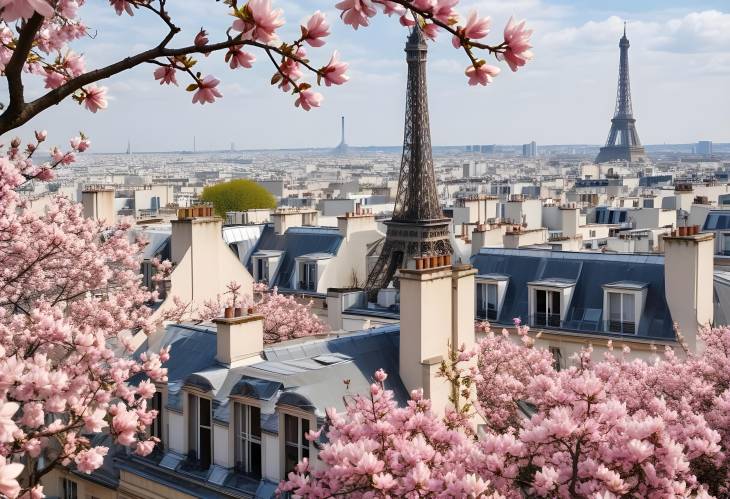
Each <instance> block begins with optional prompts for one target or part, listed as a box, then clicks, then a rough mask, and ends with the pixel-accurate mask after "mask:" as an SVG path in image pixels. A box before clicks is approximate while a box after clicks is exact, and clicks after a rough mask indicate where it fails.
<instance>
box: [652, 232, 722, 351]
mask: <svg viewBox="0 0 730 499" xmlns="http://www.w3.org/2000/svg"><path fill="white" fill-rule="evenodd" d="M714 239H715V235H714V234H712V233H702V234H692V235H687V236H685V235H682V236H677V235H671V236H664V290H665V294H666V298H667V304H668V305H669V312H670V313H671V314H672V320H673V321H674V322H675V323H676V324H677V325H678V327H679V330H680V332H681V333H682V335H683V336H684V339H685V341H686V342H687V344H688V345H689V348H690V349H692V350H697V349H700V348H701V345H699V344H698V339H697V331H698V329H699V328H701V327H702V326H706V325H708V324H711V323H712V321H713V319H714V310H713V293H714V291H713V288H714V287H713V281H714V273H713V270H714V249H715V243H714Z"/></svg>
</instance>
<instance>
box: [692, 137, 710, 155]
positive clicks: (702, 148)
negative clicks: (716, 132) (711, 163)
mask: <svg viewBox="0 0 730 499" xmlns="http://www.w3.org/2000/svg"><path fill="white" fill-rule="evenodd" d="M694 149H695V154H701V155H702V156H712V141H711V140H700V141H699V142H697V145H695V148H694Z"/></svg>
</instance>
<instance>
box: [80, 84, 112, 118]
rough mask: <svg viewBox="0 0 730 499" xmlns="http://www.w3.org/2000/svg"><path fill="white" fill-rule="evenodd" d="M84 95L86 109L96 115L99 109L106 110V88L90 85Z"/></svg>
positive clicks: (85, 89)
mask: <svg viewBox="0 0 730 499" xmlns="http://www.w3.org/2000/svg"><path fill="white" fill-rule="evenodd" d="M84 94H85V97H84V105H85V106H86V109H88V110H89V111H91V112H92V113H96V112H97V111H98V110H99V109H106V106H107V102H106V87H97V86H96V85H88V86H87V87H85V88H84Z"/></svg>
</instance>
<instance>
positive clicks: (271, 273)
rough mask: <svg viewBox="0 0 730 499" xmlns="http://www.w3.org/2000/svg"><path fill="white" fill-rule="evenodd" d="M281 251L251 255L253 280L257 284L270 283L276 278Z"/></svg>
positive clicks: (263, 251)
mask: <svg viewBox="0 0 730 499" xmlns="http://www.w3.org/2000/svg"><path fill="white" fill-rule="evenodd" d="M281 254H282V252H281V251H275V250H261V251H257V252H256V253H254V254H253V255H251V266H252V267H253V278H254V280H255V281H256V282H263V283H267V284H268V283H270V282H271V281H272V280H273V279H274V278H275V277H276V276H275V274H276V269H277V267H278V266H279V261H280V260H281Z"/></svg>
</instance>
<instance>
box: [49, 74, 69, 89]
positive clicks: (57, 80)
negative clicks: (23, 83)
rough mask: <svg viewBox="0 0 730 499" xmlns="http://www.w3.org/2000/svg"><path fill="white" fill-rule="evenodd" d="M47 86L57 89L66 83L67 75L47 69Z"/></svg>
mask: <svg viewBox="0 0 730 499" xmlns="http://www.w3.org/2000/svg"><path fill="white" fill-rule="evenodd" d="M44 80H45V84H46V85H45V88H50V89H55V88H58V87H60V86H61V85H63V84H64V83H66V77H65V76H64V75H62V74H61V73H58V72H56V71H53V70H48V69H47V70H46V74H45V78H44Z"/></svg>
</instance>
